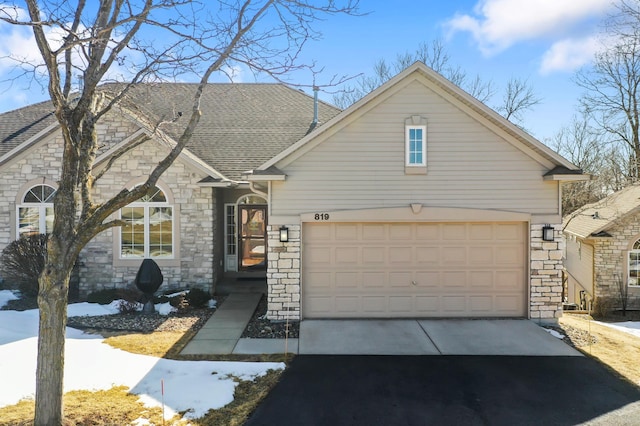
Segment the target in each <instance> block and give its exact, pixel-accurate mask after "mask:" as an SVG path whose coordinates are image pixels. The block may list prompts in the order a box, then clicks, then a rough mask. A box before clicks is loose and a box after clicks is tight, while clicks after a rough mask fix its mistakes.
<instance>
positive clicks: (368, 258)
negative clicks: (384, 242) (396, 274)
mask: <svg viewBox="0 0 640 426" xmlns="http://www.w3.org/2000/svg"><path fill="white" fill-rule="evenodd" d="M386 258H387V249H386V248H385V247H363V248H362V263H364V264H369V263H372V264H378V265H379V264H384V263H385V259H386Z"/></svg>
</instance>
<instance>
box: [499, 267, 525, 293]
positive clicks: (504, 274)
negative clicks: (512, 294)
mask: <svg viewBox="0 0 640 426" xmlns="http://www.w3.org/2000/svg"><path fill="white" fill-rule="evenodd" d="M494 277H495V279H494V283H495V288H496V289H498V290H502V291H509V290H510V291H516V290H518V289H519V288H520V287H521V286H520V285H519V283H520V282H522V280H523V278H524V277H523V274H522V271H521V270H512V271H496V272H495V273H494Z"/></svg>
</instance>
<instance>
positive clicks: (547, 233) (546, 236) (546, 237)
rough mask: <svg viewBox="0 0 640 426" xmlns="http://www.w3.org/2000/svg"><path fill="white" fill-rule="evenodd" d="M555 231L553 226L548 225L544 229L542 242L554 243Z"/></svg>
mask: <svg viewBox="0 0 640 426" xmlns="http://www.w3.org/2000/svg"><path fill="white" fill-rule="evenodd" d="M554 231H555V230H554V229H553V226H551V225H549V224H546V225H545V226H543V227H542V241H553V240H554Z"/></svg>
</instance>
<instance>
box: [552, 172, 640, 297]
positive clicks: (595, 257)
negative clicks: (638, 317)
mask: <svg viewBox="0 0 640 426" xmlns="http://www.w3.org/2000/svg"><path fill="white" fill-rule="evenodd" d="M562 227H563V230H564V234H565V238H566V260H565V269H566V273H567V277H566V278H567V281H566V283H567V284H566V298H567V303H568V304H569V305H574V304H575V305H577V307H578V308H582V309H589V308H590V307H591V306H590V304H591V302H593V301H594V300H596V299H600V300H602V299H605V300H607V299H608V300H607V301H606V302H605V303H607V304H611V303H613V305H614V306H619V305H620V299H619V298H620V296H621V295H622V294H626V295H627V297H628V303H629V307H632V306H633V307H638V304H639V303H638V302H639V301H640V300H639V296H640V281H639V277H638V273H639V271H640V186H638V185H633V186H629V187H627V188H624V189H623V190H621V191H618V192H615V193H613V194H611V195H609V196H608V197H606V198H604V199H602V200H600V201H598V202H595V203H592V204H587V205H586V206H584V207H582V208H580V209H578V210H576V211H575V212H573V213H571V214H570V215H567V216H566V217H565V218H564V221H563V224H562Z"/></svg>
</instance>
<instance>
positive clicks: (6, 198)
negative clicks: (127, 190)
mask: <svg viewBox="0 0 640 426" xmlns="http://www.w3.org/2000/svg"><path fill="white" fill-rule="evenodd" d="M192 89H193V86H190V85H185V84H160V85H156V86H152V87H149V86H140V87H139V88H137V89H136V91H134V93H132V96H131V97H130V101H129V102H128V103H126V104H124V105H123V106H122V108H120V109H118V110H117V111H113V112H112V113H111V114H110V116H109V117H108V118H107V119H106V120H105V121H104V122H103V124H102V127H101V133H100V137H101V138H102V140H103V141H104V148H103V149H102V151H101V152H100V153H99V158H98V161H97V164H96V173H97V172H99V171H100V170H101V169H102V168H103V167H105V165H106V164H107V163H108V161H109V159H110V158H112V156H113V155H115V154H117V153H119V152H121V150H122V149H124V148H125V147H127V146H128V145H129V144H135V143H137V142H138V141H139V139H140V138H144V137H150V138H151V140H149V141H147V142H145V143H144V144H142V145H139V146H137V147H135V148H134V149H133V150H132V151H130V152H128V153H126V154H125V155H123V156H122V157H121V158H119V159H118V160H117V161H115V163H114V165H113V167H112V170H111V171H110V172H109V173H107V174H105V176H103V177H102V178H101V179H100V180H98V182H97V183H96V185H95V187H94V188H95V191H96V198H97V199H102V198H105V197H107V196H111V195H112V194H114V193H116V192H117V191H119V190H120V189H121V188H123V187H132V186H134V185H136V184H138V183H140V182H141V181H142V180H143V179H144V170H145V167H148V166H149V165H151V164H153V163H154V162H156V161H158V159H159V158H161V156H162V155H163V154H164V153H165V152H166V150H167V146H171V143H172V140H171V139H172V138H173V137H175V135H176V134H177V130H178V129H177V128H173V127H172V126H179V125H180V120H178V121H177V122H176V123H175V124H171V125H168V126H167V127H166V128H165V127H162V128H161V130H163V131H162V132H161V133H160V135H158V134H152V133H151V131H150V127H149V125H148V124H146V123H151V122H153V120H154V118H157V117H161V116H164V117H167V120H169V119H171V118H172V117H175V116H176V114H177V112H179V111H187V110H188V99H189V97H190V95H191V91H192ZM183 100H184V102H183ZM318 107H319V108H318V111H319V112H318V120H314V118H313V110H314V100H313V98H312V97H310V96H307V95H305V94H304V93H302V92H300V91H297V90H293V89H290V88H287V87H285V86H282V85H264V84H228V85H210V86H209V87H208V88H207V91H206V93H205V97H204V98H203V101H202V110H203V118H202V123H201V125H200V126H199V127H198V130H197V132H196V134H195V135H194V139H193V141H192V142H191V143H190V144H189V146H188V147H187V150H185V152H184V153H183V154H182V155H181V157H180V158H179V159H178V161H176V163H175V164H174V165H173V166H172V167H171V168H170V169H169V171H168V172H167V173H165V174H164V175H163V176H162V178H161V180H160V182H159V183H158V191H157V192H154V193H150V194H149V195H148V196H147V197H146V198H145V199H142V200H140V201H139V202H137V203H134V204H132V205H130V206H128V207H126V208H124V209H122V212H121V217H122V218H123V219H125V220H126V221H127V222H129V225H127V226H126V227H123V229H113V230H111V231H108V232H104V233H103V234H100V235H99V236H98V237H97V238H95V239H94V240H93V241H92V242H91V243H90V244H89V245H88V246H87V247H86V248H85V250H84V251H83V253H82V255H81V259H80V267H79V275H80V282H81V288H82V290H83V291H84V292H85V293H86V292H88V291H91V290H95V289H99V288H104V287H113V286H126V285H129V284H130V283H131V282H132V280H133V278H134V276H135V272H136V270H137V267H138V266H139V264H140V263H141V259H142V258H144V257H152V258H154V259H156V261H157V262H158V264H159V265H160V267H161V268H162V271H163V273H164V275H165V279H166V281H167V285H168V286H169V287H180V286H186V285H190V286H193V285H197V286H201V287H205V288H210V289H212V290H213V289H214V288H215V284H216V283H217V282H219V281H220V280H221V279H223V278H228V277H230V276H232V277H239V278H242V276H243V274H245V275H246V274H250V275H251V276H256V275H258V276H262V277H266V280H267V288H268V301H269V307H268V316H269V317H270V318H272V319H284V318H345V317H349V318H354V317H362V318H370V317H525V318H534V319H541V320H553V319H554V318H557V317H558V316H559V315H560V314H561V302H562V300H561V298H562V276H561V270H562V253H563V246H562V237H561V233H560V230H561V217H562V214H561V213H562V212H561V205H560V183H561V182H562V181H565V180H576V179H584V178H587V176H583V175H582V173H581V171H580V170H578V169H577V168H576V167H575V166H574V165H573V164H571V163H570V162H568V161H567V160H565V159H564V158H562V157H560V156H559V155H558V154H556V153H555V152H553V151H552V150H551V149H549V148H547V147H546V146H545V145H543V144H542V143H540V142H539V141H537V140H536V139H534V138H533V137H531V136H530V135H528V134H526V133H525V132H523V131H522V130H521V129H520V128H518V127H517V126H514V125H513V124H511V123H509V122H508V121H507V120H505V119H504V118H502V117H501V116H500V115H498V114H497V113H495V112H494V111H492V110H491V109H489V108H488V107H486V106H485V105H484V104H482V103H480V102H479V101H477V100H476V99H474V98H472V97H471V96H469V95H468V94H467V93H465V92H464V91H462V90H461V89H459V88H458V87H456V86H455V85H453V84H452V83H450V82H449V81H448V80H446V79H444V78H443V77H442V76H440V75H439V74H437V73H435V72H434V71H433V70H431V69H430V68H428V67H427V66H425V65H424V64H421V63H416V64H414V65H412V66H411V67H409V68H408V69H406V70H405V71H403V72H402V73H400V74H399V75H398V76H396V77H394V78H393V79H391V80H390V81H389V82H387V83H386V84H384V85H383V86H381V87H380V88H378V89H376V90H375V91H373V92H372V93H370V94H369V95H368V96H366V97H365V98H363V99H362V100H360V101H359V102H357V103H356V104H354V105H353V106H351V107H350V108H348V109H347V110H345V111H342V112H340V111H339V110H337V109H335V108H333V107H331V106H329V105H327V104H324V103H319V105H318ZM49 111H50V109H48V107H47V104H37V105H33V106H31V107H27V108H23V109H21V110H17V111H12V112H9V113H6V114H3V115H0V132H1V134H0V141H1V145H0V149H2V151H0V178H1V179H2V181H3V182H6V184H3V186H2V188H0V209H1V210H2V211H1V213H2V216H3V217H5V218H7V220H8V222H7V226H6V227H4V228H3V229H2V230H1V231H0V232H1V233H0V248H2V247H4V246H5V245H6V244H8V243H9V242H10V241H11V240H12V239H14V238H16V237H17V236H18V235H19V234H20V233H22V232H36V230H37V232H42V231H45V230H46V229H47V224H48V223H49V221H48V220H47V216H50V211H49V210H48V208H50V205H51V204H50V202H51V200H50V198H51V193H52V191H54V190H55V181H56V179H57V173H58V169H59V166H60V149H59V148H60V136H59V130H58V128H57V126H56V124H55V122H54V120H53V117H52V116H51V115H50V112H49ZM48 114H49V115H48ZM316 121H318V122H317V123H316ZM160 136H162V137H160ZM546 225H549V226H546ZM543 228H549V229H548V230H550V231H551V232H550V233H549V234H547V238H546V239H547V240H548V241H543V238H542V236H543V235H542V234H543Z"/></svg>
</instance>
